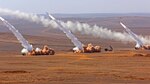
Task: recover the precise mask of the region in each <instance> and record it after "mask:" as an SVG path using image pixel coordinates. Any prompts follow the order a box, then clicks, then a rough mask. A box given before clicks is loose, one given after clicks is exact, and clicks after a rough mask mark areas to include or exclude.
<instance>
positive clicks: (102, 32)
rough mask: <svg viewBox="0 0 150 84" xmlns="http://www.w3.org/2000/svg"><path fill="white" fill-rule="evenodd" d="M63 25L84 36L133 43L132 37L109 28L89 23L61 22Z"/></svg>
mask: <svg viewBox="0 0 150 84" xmlns="http://www.w3.org/2000/svg"><path fill="white" fill-rule="evenodd" d="M61 24H62V25H63V26H64V27H66V28H68V29H69V30H71V31H72V32H80V33H82V34H87V35H93V36H94V37H100V38H104V39H112V40H116V41H122V42H124V41H126V42H132V39H131V37H130V36H129V35H128V34H127V33H121V32H115V31H111V30H109V29H107V28H103V27H99V26H97V25H94V26H90V25H89V24H87V23H80V22H71V21H67V22H66V23H64V22H61Z"/></svg>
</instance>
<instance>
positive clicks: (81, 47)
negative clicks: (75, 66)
mask: <svg viewBox="0 0 150 84" xmlns="http://www.w3.org/2000/svg"><path fill="white" fill-rule="evenodd" d="M47 15H48V16H49V18H51V19H52V20H54V21H55V22H56V24H58V28H59V29H60V30H62V31H63V32H64V33H65V34H66V36H67V37H68V38H69V39H70V40H71V41H72V43H73V44H74V45H75V46H76V47H77V48H78V49H80V50H82V49H83V46H82V43H81V42H80V41H79V40H78V39H77V38H76V37H75V36H74V35H73V34H72V33H71V31H70V30H68V29H66V28H64V27H63V26H62V25H61V24H60V22H59V20H56V19H55V18H54V17H53V16H52V15H50V14H49V13H47Z"/></svg>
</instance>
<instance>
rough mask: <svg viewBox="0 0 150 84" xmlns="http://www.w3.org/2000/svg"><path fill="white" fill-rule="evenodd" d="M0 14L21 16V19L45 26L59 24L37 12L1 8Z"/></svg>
mask: <svg viewBox="0 0 150 84" xmlns="http://www.w3.org/2000/svg"><path fill="white" fill-rule="evenodd" d="M0 15H10V16H15V17H16V18H19V19H25V20H28V21H31V22H35V23H41V24H42V25H44V26H45V27H48V26H53V27H54V28H56V27H57V24H55V22H54V21H52V20H51V21H50V20H49V19H46V18H45V17H44V16H37V15H36V14H29V13H24V12H20V11H18V10H17V11H12V10H9V9H3V8H0Z"/></svg>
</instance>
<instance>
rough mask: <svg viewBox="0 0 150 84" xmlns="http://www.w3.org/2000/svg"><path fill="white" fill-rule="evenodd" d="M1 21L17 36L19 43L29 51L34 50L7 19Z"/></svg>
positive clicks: (0, 18)
mask: <svg viewBox="0 0 150 84" xmlns="http://www.w3.org/2000/svg"><path fill="white" fill-rule="evenodd" d="M0 20H1V21H2V22H3V23H4V24H5V25H6V26H7V27H8V28H9V30H10V31H11V32H12V33H13V34H14V35H15V36H16V38H17V39H18V41H19V42H20V43H21V45H22V46H23V47H24V48H25V49H27V50H28V51H31V50H32V49H33V47H32V45H30V44H29V43H28V41H27V40H26V39H25V38H24V37H23V36H22V35H21V34H20V33H19V31H18V30H16V28H15V27H14V26H12V25H11V24H10V23H9V22H7V21H6V20H5V19H3V18H2V17H0Z"/></svg>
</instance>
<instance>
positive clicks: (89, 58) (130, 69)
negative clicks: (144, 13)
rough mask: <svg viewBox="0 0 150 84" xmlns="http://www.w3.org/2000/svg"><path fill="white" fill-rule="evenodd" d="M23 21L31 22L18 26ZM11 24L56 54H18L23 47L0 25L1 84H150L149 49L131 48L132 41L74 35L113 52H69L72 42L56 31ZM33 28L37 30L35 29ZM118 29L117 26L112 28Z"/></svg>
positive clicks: (28, 38)
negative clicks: (111, 49) (47, 46)
mask: <svg viewBox="0 0 150 84" xmlns="http://www.w3.org/2000/svg"><path fill="white" fill-rule="evenodd" d="M12 22H13V21H12ZM110 22H111V21H110ZM26 24H31V23H25V24H21V25H26ZM0 25H1V24H0ZM14 25H16V28H18V29H19V30H20V31H21V32H23V33H24V34H23V35H24V37H25V38H26V39H27V40H28V41H29V42H30V43H31V44H33V45H34V46H36V47H42V46H43V45H44V44H46V45H49V46H50V47H51V48H54V49H55V50H56V55H54V56H22V55H20V50H21V49H22V47H21V45H20V43H19V42H18V41H17V40H16V38H15V37H14V36H13V34H11V32H9V31H8V30H7V29H5V30H2V29H3V28H6V27H4V26H2V27H1V28H0V29H1V30H2V31H5V32H1V33H0V84H149V82H150V72H149V71H150V66H149V65H150V61H149V60H150V55H145V54H150V52H149V51H136V50H134V48H133V47H134V43H130V44H123V43H120V42H117V41H110V40H106V39H100V38H94V37H92V36H87V35H86V36H84V35H80V34H76V36H77V37H78V38H79V39H80V41H82V42H83V43H84V44H86V43H94V45H100V46H102V48H103V49H104V48H105V47H108V45H112V46H113V48H114V51H113V52H104V51H102V52H101V53H93V54H83V53H82V54H74V53H72V52H71V51H70V49H71V48H73V44H72V43H71V42H70V40H68V39H67V38H66V36H65V35H64V34H63V33H62V32H61V31H59V30H56V29H51V30H49V29H48V28H41V27H42V26H40V25H39V26H37V25H33V24H31V26H29V25H28V26H22V28H20V27H21V25H18V26H17V23H16V24H14ZM111 25H112V24H111ZM25 27H28V28H27V29H30V28H31V29H32V32H31V31H29V30H25V29H24V28H25ZM35 27H37V28H38V30H37V29H34V28H35ZM149 27H150V26H149ZM117 29H119V27H116V29H114V30H117ZM135 30H136V32H140V31H145V32H148V31H147V30H149V28H148V27H147V28H146V30H145V29H142V28H138V29H136V28H135ZM118 31H121V29H120V30H118ZM39 33H40V34H39ZM147 34H148V33H147ZM60 40H61V41H60ZM142 55H144V56H142Z"/></svg>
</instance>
